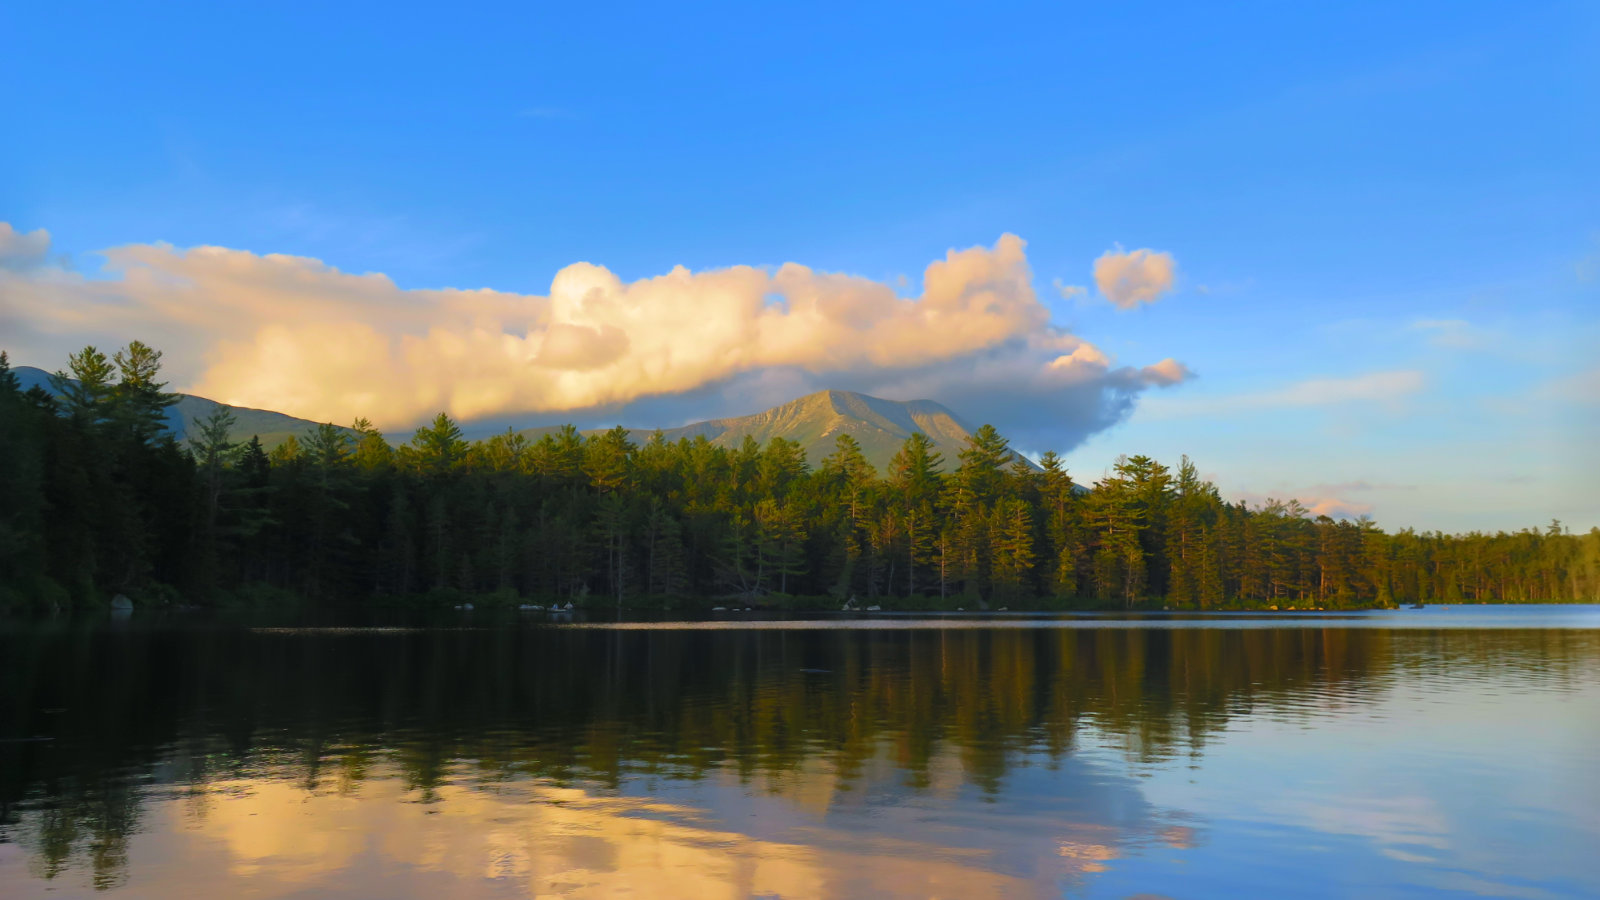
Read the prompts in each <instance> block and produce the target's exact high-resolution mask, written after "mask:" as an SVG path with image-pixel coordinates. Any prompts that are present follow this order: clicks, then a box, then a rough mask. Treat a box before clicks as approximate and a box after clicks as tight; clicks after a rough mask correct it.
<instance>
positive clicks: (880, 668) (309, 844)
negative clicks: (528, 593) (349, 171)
mask: <svg viewBox="0 0 1600 900" xmlns="http://www.w3.org/2000/svg"><path fill="white" fill-rule="evenodd" d="M102 893H103V894H106V895H109V896H114V897H119V898H120V897H126V898H134V897H179V896H185V897H190V896H192V897H348V898H368V897H370V898H379V897H385V898H387V897H418V898H422V897H427V898H434V897H460V898H475V897H527V896H560V895H567V896H628V895H633V896H641V897H692V898H713V897H747V896H761V897H772V896H781V897H952V898H971V897H989V896H1009V897H1146V898H1148V897H1173V898H1187V897H1239V896H1259V897H1283V896H1300V897H1380V898H1381V897H1434V896H1457V895H1460V896H1483V897H1519V898H1522V897H1525V898H1555V897H1588V898H1593V897H1600V608H1596V607H1548V608H1527V607H1522V608H1498V609H1497V608H1456V609H1452V610H1439V609H1428V610H1422V611H1416V612H1411V611H1407V612H1398V613H1374V614H1365V615H1356V616H1337V617H1336V616H1326V617H1318V616H1295V617H1289V616H1283V615H1277V616H1229V617H1214V618H1192V617H1191V618H1146V619H1134V620H1126V619H1121V620H1119V619H1101V618H1093V617H1055V618H1037V617H1024V616H1018V617H1012V618H1004V619H998V618H977V617H973V618H941V619H915V618H892V619H876V620H850V621H846V622H840V621H834V620H812V621H804V622H759V621H753V620H750V619H746V618H732V617H725V618H724V619H721V620H718V621H714V622H707V623H677V624H673V623H634V624H627V625H623V626H620V627H618V626H607V625H603V624H599V623H590V624H582V623H579V624H574V625H552V624H550V623H545V622H534V621H518V620H517V619H510V618H494V617H484V616H481V615H479V616H477V617H474V616H470V615H458V616H454V617H452V618H450V619H448V620H445V621H443V622H434V623H431V624H428V625H426V626H413V627H387V628H330V627H290V626H284V625H283V624H282V623H277V624H270V625H269V624H262V623H255V624H251V623H239V622H225V621H217V620H206V619H170V618H169V619H157V618H152V617H144V616H135V617H133V618H131V619H128V620H124V621H115V622H112V621H104V620H97V621H94V622H73V623H56V624H20V623H9V624H0V896H3V897H5V898H8V900H21V898H32V897H46V896H48V897H71V896H96V895H99V894H102Z"/></svg>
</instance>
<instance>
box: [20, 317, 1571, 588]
mask: <svg viewBox="0 0 1600 900" xmlns="http://www.w3.org/2000/svg"><path fill="white" fill-rule="evenodd" d="M160 361H161V353H160V352H159V351H156V350H153V349H151V348H150V347H148V346H146V345H144V344H142V343H140V342H138V341H135V342H132V343H130V344H129V345H128V346H127V347H125V348H124V349H122V350H121V351H119V352H117V353H116V354H114V355H113V356H111V357H109V358H108V357H107V356H106V355H105V354H103V353H101V352H100V351H98V350H96V349H95V348H93V347H88V348H85V349H84V350H83V351H81V352H79V353H76V354H73V355H72V356H71V357H70V358H69V361H68V367H67V369H66V370H65V371H63V372H60V373H58V375H57V377H55V378H54V379H52V387H53V390H51V391H46V390H43V389H41V388H38V387H34V388H31V389H29V390H27V391H23V390H22V389H21V385H20V382H19V381H18V379H17V378H16V376H15V375H14V374H13V373H12V372H11V371H10V367H9V362H8V358H7V357H6V355H5V354H4V353H0V611H9V612H29V611H64V610H70V609H94V608H103V607H106V606H109V605H110V604H111V602H112V599H113V598H114V597H119V596H121V597H127V598H131V600H132V602H133V604H134V605H135V606H137V607H179V606H201V607H222V608H227V607H247V608H313V609H348V608H359V607H369V606H371V607H376V606H398V607H411V608H448V607H451V606H464V605H465V604H469V603H470V604H473V605H474V606H475V607H484V608H490V607H506V608H516V607H520V606H523V605H535V604H537V605H552V604H561V605H563V606H564V605H565V604H567V603H571V604H573V605H574V606H575V607H579V608H587V609H590V610H617V611H621V610H633V611H637V610H680V611H709V610H711V609H712V608H714V607H719V606H722V607H728V608H730V609H732V608H735V607H737V608H738V609H743V608H745V607H750V608H752V609H763V610H795V611H800V610H840V609H841V608H843V607H845V606H847V605H848V606H853V607H854V608H856V609H859V610H866V609H867V608H868V607H879V608H881V609H882V610H883V611H911V610H916V611H929V612H938V611H956V610H958V609H961V610H965V611H969V612H970V611H979V610H1000V609H1008V610H1011V611H1025V610H1028V611H1050V610H1058V611H1071V610H1097V609H1098V610H1113V609H1114V610H1145V611H1150V610H1162V609H1170V610H1172V611H1179V610H1268V609H1274V608H1276V609H1279V610H1294V609H1307V610H1309V609H1370V608H1390V607H1395V606H1410V605H1414V604H1417V603H1430V604H1431V603H1440V604H1465V603H1529V602H1558V603H1559V602H1597V601H1600V529H1591V530H1590V531H1589V532H1587V533H1584V534H1573V533H1571V532H1569V531H1567V530H1566V529H1564V528H1563V527H1562V526H1561V525H1560V523H1559V522H1552V523H1551V524H1550V525H1549V526H1547V527H1544V528H1529V529H1524V530H1522V531H1518V532H1514V533H1506V532H1499V533H1495V534H1484V533H1478V532H1473V533H1468V534H1460V535H1447V534H1442V533H1438V532H1416V531H1413V530H1411V529H1402V530H1399V531H1396V532H1393V533H1389V532H1385V531H1384V530H1383V529H1381V528H1379V527H1378V525H1377V524H1376V523H1374V522H1372V521H1370V520H1368V519H1366V518H1361V519H1357V520H1348V519H1342V520H1336V519H1333V518H1329V517H1327V516H1314V515H1312V514H1311V513H1310V512H1309V511H1308V510H1306V509H1305V508H1304V507H1303V506H1301V505H1300V503H1299V502H1298V501H1294V500H1289V501H1276V500H1269V501H1268V502H1266V503H1265V504H1262V505H1259V506H1255V507H1249V506H1247V505H1246V504H1244V503H1229V502H1227V501H1225V500H1223V499H1222V498H1221V496H1220V494H1219V493H1218V491H1217V488H1216V487H1215V486H1214V485H1212V484H1211V483H1209V482H1207V481H1205V480H1203V479H1201V478H1200V477H1199V476H1198V474H1197V470H1196V468H1195V466H1194V464H1193V463H1191V462H1190V461H1189V459H1188V458H1187V457H1185V458H1184V459H1183V460H1182V461H1181V462H1180V463H1179V465H1178V466H1177V467H1176V468H1175V469H1172V468H1169V467H1167V466H1166V465H1163V464H1161V463H1159V462H1157V461H1155V460H1153V459H1150V458H1148V457H1145V456H1132V457H1122V458H1119V459H1118V460H1117V462H1116V464H1115V465H1114V467H1113V468H1112V474H1111V475H1110V476H1108V477H1107V478H1105V479H1102V480H1101V481H1100V482H1099V483H1097V484H1096V485H1094V486H1093V487H1092V488H1089V489H1085V488H1084V487H1082V486H1080V485H1078V484H1076V483H1075V482H1074V481H1073V480H1072V478H1071V476H1070V475H1069V474H1068V473H1067V471H1066V470H1065V469H1064V467H1063V466H1062V463H1061V460H1060V458H1059V457H1058V456H1057V455H1056V454H1054V453H1046V454H1045V455H1044V456H1042V457H1041V458H1040V459H1039V461H1038V465H1037V467H1035V466H1032V465H1029V464H1026V463H1023V462H1019V461H1015V457H1014V454H1013V453H1012V451H1011V449H1010V447H1009V445H1008V444H1007V442H1006V440H1005V439H1004V438H1003V437H1001V436H1000V435H999V434H998V433H997V432H996V431H995V430H994V429H993V428H992V427H990V426H988V425H985V426H983V427H981V428H979V429H978V430H977V431H976V432H975V433H973V434H972V436H971V437H970V438H969V440H968V442H967V446H966V447H965V449H963V450H962V451H961V452H960V453H959V454H958V457H957V458H956V459H953V460H946V459H944V458H943V457H942V455H941V454H940V453H939V452H938V451H937V450H935V449H934V448H933V447H932V445H931V442H930V441H928V440H927V438H926V436H924V435H922V434H920V433H919V434H913V435H912V436H911V437H910V438H909V439H907V440H906V441H905V443H904V445H903V446H902V447H901V449H900V452H899V453H898V454H897V455H896V456H895V458H894V461H893V463H892V464H891V466H890V471H887V472H881V473H880V472H878V471H876V470H875V469H874V468H873V466H872V465H871V464H870V463H869V462H868V461H867V460H866V458H865V457H864V456H863V455H862V453H861V449H860V447H859V445H857V444H856V442H855V441H854V440H853V439H852V438H850V437H849V436H848V435H841V436H840V437H839V439H838V441H837V444H836V446H835V449H834V451H833V452H832V453H831V454H830V455H828V456H827V457H826V458H824V459H822V460H820V461H819V463H818V464H817V465H816V466H814V467H813V466H812V465H810V464H809V463H808V461H807V459H806V456H805V453H804V452H803V451H802V450H801V448H800V445H799V444H797V443H795V442H794V441H790V440H787V439H784V438H781V437H779V438H773V439H771V440H769V441H768V442H766V443H765V444H760V443H758V442H756V441H755V440H753V439H747V440H746V441H745V442H744V444H742V445H741V446H739V447H736V448H727V447H722V446H718V445H715V444H712V443H710V442H709V441H707V440H706V439H705V438H704V437H700V438H696V439H693V440H691V439H687V438H685V439H682V440H679V441H676V442H668V441H665V440H664V439H662V437H661V435H659V434H657V435H655V436H653V437H652V438H651V439H650V440H648V441H644V442H642V443H641V442H635V441H633V440H632V439H631V438H630V436H629V433H628V432H627V431H626V430H625V429H622V428H620V427H619V428H614V429H612V430H610V431H607V432H604V433H601V434H595V435H588V436H585V435H582V434H579V433H578V432H577V430H576V429H574V428H572V427H571V426H567V427H565V428H562V429H561V430H559V431H557V432H555V433H553V434H547V435H544V436H543V437H541V438H539V439H538V440H530V439H528V438H527V437H526V436H523V435H519V434H516V433H514V432H511V431H509V430H508V432H507V433H505V434H500V435H496V436H494V437H492V438H489V439H487V440H481V441H476V442H468V441H466V440H465V439H464V437H463V435H462V432H461V429H460V427H459V426H458V425H457V424H456V423H455V422H454V421H452V420H451V419H450V417H449V416H447V415H445V414H444V413H440V414H439V415H438V416H437V417H436V418H435V419H434V420H433V421H432V422H430V423H429V424H427V425H425V426H423V427H421V428H419V429H417V431H416V433H415V435H414V436H413V437H412V438H411V440H410V441H409V442H407V443H405V444H402V445H399V446H394V445H391V444H390V442H389V441H388V440H387V439H386V438H385V437H384V436H383V435H382V434H381V433H379V432H378V431H377V430H376V429H375V428H373V427H372V425H371V424H370V423H369V422H367V421H366V420H365V419H357V420H356V421H355V422H354V424H353V425H352V426H351V427H350V428H348V429H346V428H340V427H337V426H335V425H333V424H331V423H329V424H324V425H320V426H317V427H316V428H313V429H311V430H309V431H308V432H307V433H306V434H304V435H303V436H300V437H291V438H289V439H288V440H286V441H284V442H283V443H282V444H280V445H278V446H277V447H275V448H273V449H272V450H271V451H270V452H268V450H267V449H266V448H265V447H263V446H262V444H261V442H260V440H259V439H258V438H256V437H254V436H250V437H248V438H246V436H243V435H239V434H236V433H235V425H236V422H235V421H234V418H233V416H232V415H231V414H230V412H229V411H228V409H227V408H226V407H224V408H221V409H218V410H217V411H216V412H215V413H214V414H213V415H211V416H210V417H209V418H207V419H206V420H204V421H202V422H200V423H198V425H197V427H196V428H194V429H193V431H194V433H193V434H192V435H191V436H190V437H189V439H188V440H187V441H185V442H184V443H183V444H181V445H180V444H179V443H178V442H176V441H175V440H174V439H173V438H172V436H171V434H170V433H169V432H167V431H166V428H165V425H164V416H165V412H166V410H167V408H168V407H169V406H170V405H172V403H173V402H175V399H176V398H175V395H173V394H169V393H166V392H165V390H164V389H165V385H164V384H162V383H161V382H160V381H159V380H158V378H159V373H160Z"/></svg>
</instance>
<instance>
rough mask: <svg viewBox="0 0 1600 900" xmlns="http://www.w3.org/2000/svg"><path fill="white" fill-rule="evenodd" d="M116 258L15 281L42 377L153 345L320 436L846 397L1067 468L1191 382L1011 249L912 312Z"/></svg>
mask: <svg viewBox="0 0 1600 900" xmlns="http://www.w3.org/2000/svg"><path fill="white" fill-rule="evenodd" d="M5 234H7V235H8V236H9V235H12V234H13V233H12V232H10V231H7V232H5ZM25 237H26V236H25ZM30 246H31V245H30ZM30 252H34V251H32V250H30ZM103 255H104V256H105V258H106V263H107V264H106V272H105V273H104V276H105V277H98V278H86V277H83V276H81V275H79V274H76V273H72V272H67V271H65V270H62V269H60V268H59V267H54V266H50V265H44V266H36V267H34V268H32V269H29V270H0V331H3V332H4V333H6V334H7V335H8V340H11V339H14V340H16V341H17V346H18V347H27V348H28V349H29V350H30V352H31V353H32V354H34V355H38V354H41V353H50V354H51V357H52V358H50V359H37V360H36V361H37V362H39V363H40V364H42V365H45V366H46V367H50V366H53V365H58V364H59V362H58V360H59V359H61V358H64V357H65V355H66V353H68V352H70V351H71V350H74V349H77V347H79V346H81V345H82V344H84V343H91V342H93V343H96V344H105V345H110V346H116V345H120V344H122V343H125V342H126V341H127V340H130V339H133V338H139V339H141V340H144V341H146V342H147V343H150V344H152V345H154V346H157V347H160V348H161V349H163V350H165V351H166V360H167V362H168V364H169V371H168V375H169V377H170V378H171V379H172V383H173V384H174V386H175V387H176V388H179V389H182V390H186V391H189V392H192V393H197V394H200V395H202V396H207V397H212V398H214V399H217V400H221V401H223V402H226V403H230V404H235V405H240V406H253V407H264V408H269V409H277V410H281V411H283V412H287V413H290V414H293V415H298V416H303V417H306V418H312V419H317V420H321V421H329V420H332V421H347V420H349V419H350V418H352V417H354V416H357V415H364V416H367V417H369V418H371V419H372V420H373V421H374V422H377V423H378V424H379V425H380V426H383V427H396V428H398V427H405V426H407V425H410V424H413V423H415V422H417V421H420V420H422V419H425V418H426V417H427V416H429V415H431V414H433V413H434V412H437V411H438V410H441V409H443V410H447V411H449V412H450V413H451V414H452V415H454V416H456V417H458V418H461V419H465V420H484V419H499V420H502V421H505V420H513V419H514V417H526V416H530V415H536V416H540V417H541V418H543V419H550V418H556V417H558V418H561V419H574V420H580V421H582V420H585V419H586V418H588V419H590V420H592V417H594V416H598V415H601V414H604V415H606V416H612V417H615V418H621V417H626V418H627V419H628V420H629V421H630V423H636V424H640V425H648V424H672V423H671V422H661V421H659V420H657V421H654V422H652V421H650V420H648V419H645V418H644V417H643V416H642V415H634V412H643V411H646V410H650V409H654V410H657V411H661V410H667V409H671V408H674V407H673V404H672V403H671V402H669V401H670V400H671V398H685V399H687V398H690V397H694V398H698V401H699V402H696V403H695V404H694V407H695V408H694V409H693V410H688V408H687V406H683V407H679V408H681V409H683V410H684V411H685V415H687V416H691V417H694V418H700V417H706V416H708V415H713V414H717V413H722V412H750V411H751V410H750V409H737V410H730V409H728V408H727V407H726V406H723V405H722V404H719V403H718V402H717V400H718V398H729V397H733V398H742V399H744V400H746V401H753V400H755V399H757V398H759V399H761V400H763V401H771V402H779V401H784V400H789V399H793V397H794V396H796V394H798V393H801V392H803V391H804V390H809V389H816V388H821V387H839V388H848V389H854V390H863V391H867V392H869V393H879V394H881V395H885V396H890V397H894V398H897V399H915V398H922V397H927V398H931V399H935V400H940V401H942V402H945V403H948V404H949V405H951V406H952V407H953V408H954V409H956V410H957V411H959V412H962V413H963V414H965V415H968V416H971V417H972V418H974V419H982V420H984V421H993V422H994V424H995V425H997V426H1003V425H1006V424H1008V423H1010V424H1014V425H1015V426H1017V427H1019V428H1030V427H1031V428H1034V429H1035V430H1036V431H1038V432H1039V434H1040V435H1041V437H1040V439H1041V441H1044V440H1048V441H1049V443H1051V444H1052V445H1054V446H1056V447H1057V448H1058V449H1062V450H1065V449H1069V448H1070V446H1071V444H1074V443H1076V442H1077V441H1079V440H1081V439H1082V438H1083V437H1086V436H1087V435H1088V434H1091V433H1093V432H1094V431H1096V430H1098V429H1100V428H1103V427H1106V426H1107V425H1109V424H1112V423H1114V422H1115V421H1117V420H1119V419H1120V418H1121V417H1122V416H1124V415H1126V413H1127V412H1128V410H1130V409H1131V407H1132V404H1133V403H1134V401H1135V399H1136V397H1137V396H1138V394H1139V393H1140V392H1142V391H1144V390H1146V389H1148V388H1150V387H1153V386H1167V385H1170V384H1175V383H1177V382H1179V381H1182V380H1184V379H1185V378H1187V377H1188V371H1187V369H1185V368H1184V367H1183V366H1182V365H1181V364H1179V363H1177V362H1176V361H1174V360H1170V359H1169V360H1163V361H1161V362H1158V363H1156V364H1154V365H1152V366H1147V367H1145V368H1143V369H1139V368H1134V367H1127V366H1124V367H1117V366H1115V365H1114V364H1113V361H1112V360H1111V359H1110V357H1109V356H1108V355H1107V354H1106V353H1104V352H1103V351H1101V350H1100V349H1098V348H1096V347H1095V346H1094V345H1093V344H1090V343H1089V342H1087V341H1085V340H1083V339H1082V338H1080V337H1078V336H1076V335H1073V334H1071V333H1069V332H1066V331H1064V330H1062V329H1059V328H1057V327H1055V326H1053V325H1051V324H1050V321H1049V312H1048V310H1047V308H1046V307H1045V305H1044V304H1043V303H1042V302H1041V301H1040V299H1039V298H1038V297H1037V296H1036V295H1035V292H1034V289H1033V286H1032V274H1031V272H1030V270H1029V266H1028V261H1027V257H1026V253H1025V244H1024V242H1023V241H1022V239H1021V238H1018V237H1016V236H1015V235H1009V234H1008V235H1003V236H1001V237H1000V239H999V240H997V241H996V242H995V243H994V245H993V246H990V247H972V248H967V249H961V250H951V251H949V252H948V253H946V254H945V255H944V257H943V258H942V259H938V260H935V261H934V262H932V263H931V264H929V265H928V266H927V268H926V270H925V271H924V273H923V277H922V283H921V293H920V294H918V295H915V296H905V295H904V294H905V293H906V292H903V291H897V290H896V288H895V286H894V285H893V284H892V283H887V282H881V281H875V280H872V279H867V278H862V277H859V276H854V275H845V274H839V273H829V272H818V271H815V270H813V269H811V268H809V267H806V266H803V265H799V264H796V263H787V264H784V265H782V266H779V267H777V268H776V269H768V268H756V267H752V266H733V267H730V268H725V269H712V270H705V271H700V272H692V271H690V270H688V269H686V268H683V267H677V268H674V269H672V270H671V271H669V272H667V273H665V274H663V275H659V276H656V277H653V278H643V279H640V280H637V281H633V282H625V281H623V280H622V279H620V278H618V277H617V276H616V275H615V274H614V273H613V272H611V271H610V270H609V269H607V268H605V267H604V266H599V265H595V264H592V263H587V262H579V263H573V264H571V265H569V266H566V267H565V268H563V269H561V270H560V271H559V272H557V273H556V275H555V277H554V278H553V280H552V282H551V286H550V290H549V292H548V294H547V295H544V296H540V295H533V294H516V293H509V292H503V291H495V290H488V289H482V290H457V289H441V290H421V289H402V288H400V287H399V286H397V285H395V284H394V282H393V281H392V280H390V279H389V278H388V277H387V276H385V275H382V274H375V273H368V274H353V273H349V272H344V271H341V270H339V269H337V268H335V267H333V266H330V265H328V264H326V263H324V262H322V261H320V260H316V259H308V258H304V257H295V256H284V255H279V254H266V255H261V254H256V253H251V252H247V251H242V250H233V249H228V248H223V247H196V248H191V249H179V248H174V247H172V246H169V245H166V244H134V245H128V246H123V247H117V248H113V249H111V250H107V251H105V252H104V254H103ZM719 407H720V408H719ZM515 420H520V421H526V419H525V418H522V419H515Z"/></svg>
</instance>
